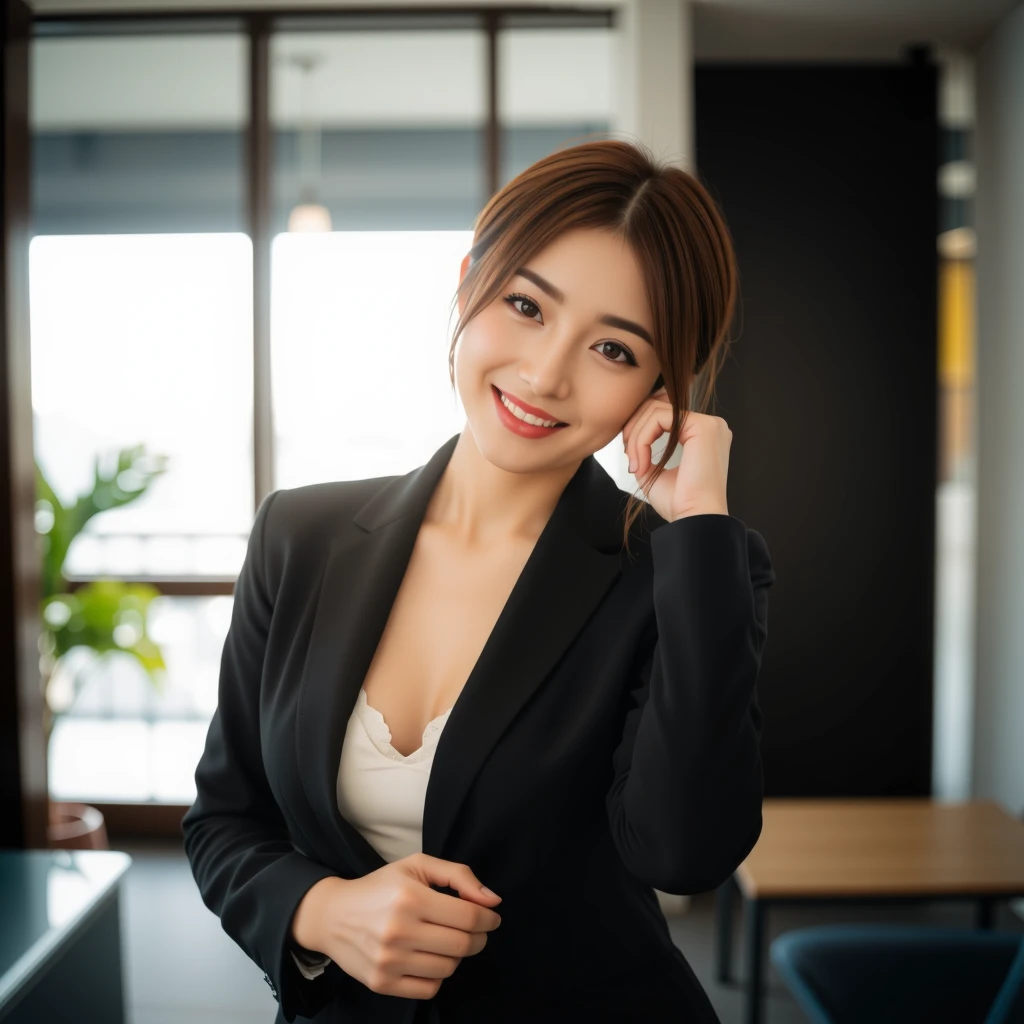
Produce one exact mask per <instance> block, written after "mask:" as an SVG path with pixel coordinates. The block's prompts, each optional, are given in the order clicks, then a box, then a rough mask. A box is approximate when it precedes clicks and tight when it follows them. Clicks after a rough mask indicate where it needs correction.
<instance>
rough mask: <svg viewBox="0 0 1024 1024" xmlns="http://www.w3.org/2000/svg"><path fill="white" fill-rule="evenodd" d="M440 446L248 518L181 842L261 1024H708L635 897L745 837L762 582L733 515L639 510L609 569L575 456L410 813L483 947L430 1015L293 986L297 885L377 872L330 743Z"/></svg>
mask: <svg viewBox="0 0 1024 1024" xmlns="http://www.w3.org/2000/svg"><path fill="white" fill-rule="evenodd" d="M458 438H459V435H458V434H456V435H454V436H453V437H452V438H450V439H449V440H448V441H446V442H445V444H444V445H442V446H441V448H439V449H438V450H437V452H436V453H435V454H434V455H433V456H432V457H431V459H430V460H429V461H428V462H427V463H426V464H425V465H424V466H421V467H419V468H418V469H415V470H413V471H412V472H410V473H406V474H405V475H402V476H391V477H378V478H373V479H367V480H351V481H339V482H331V483H320V484H312V485H307V486H303V487H294V488H283V489H279V490H276V491H274V492H273V493H271V494H270V495H269V496H268V497H267V498H266V499H265V500H264V501H263V502H262V503H261V505H260V507H259V509H258V511H257V513H256V517H255V520H254V524H253V528H252V531H251V534H250V537H249V543H248V549H247V552H246V556H245V560H244V563H243V565H242V569H241V572H240V574H239V576H238V580H237V583H236V584H235V599H234V610H233V612H232V617H231V624H230V628H229V631H228V635H227V638H226V641H225V644H224V650H223V655H222V659H221V665H220V683H219V705H218V708H217V710H216V713H215V714H214V717H213V720H212V722H211V724H210V729H209V733H208V735H207V738H206V747H205V750H204V752H203V755H202V758H201V759H200V761H199V765H198V767H197V769H196V773H195V781H196V789H197V794H198V795H197V797H196V801H195V803H194V804H193V805H192V806H191V807H190V808H189V810H188V812H187V813H186V814H185V817H184V819H183V820H182V826H181V827H182V833H183V836H184V846H185V851H186V853H187V856H188V858H189V861H190V863H191V866H192V872H193V875H194V877H195V879H196V882H197V885H198V887H199V890H200V893H201V895H202V898H203V902H204V903H205V904H206V906H207V907H209V908H210V909H211V910H212V911H213V912H214V913H215V914H217V915H218V917H219V918H220V920H221V923H222V926H223V928H224V930H225V931H226V932H227V933H228V935H230V936H231V938H232V939H234V940H235V942H236V943H237V944H238V945H239V946H240V947H241V948H242V949H243V950H244V951H245V952H246V953H247V954H248V955H249V957H251V958H252V960H254V961H255V962H256V963H257V964H258V965H259V966H260V967H261V968H262V970H263V971H264V972H265V975H264V977H265V979H266V980H267V982H268V984H269V985H270V987H271V991H272V993H273V994H274V997H275V998H276V999H277V1000H278V1002H279V1008H278V1014H277V1018H276V1024H281V1022H282V1021H293V1020H299V1021H303V1020H307V1019H312V1020H316V1021H322V1022H327V1021H331V1022H338V1024H341V1022H344V1024H370V1022H373V1024H377V1022H393V1024H411V1022H412V1021H413V1020H414V1019H415V1020H417V1021H434V1022H440V1024H456V1022H457V1024H469V1022H472V1024H494V1022H505V1021H507V1022H509V1024H512V1022H515V1024H523V1022H525V1021H530V1022H531V1024H537V1022H541V1024H543V1022H549V1021H550V1022H552V1024H553V1022H555V1021H559V1022H561V1021H563V1020H565V1019H577V1016H578V1015H580V1016H579V1019H584V1020H586V1019H589V1020H591V1021H594V1020H602V1021H603V1020H607V1021H615V1022H622V1021H627V1020H629V1021H666V1022H667V1021H672V1022H679V1024H698V1022H700V1024H703V1022H709V1021H713V1022H717V1020H718V1018H717V1016H716V1015H715V1012H714V1010H713V1008H712V1005H711V1002H710V1001H709V999H708V997H707V995H706V994H705V992H704V990H703V989H702V988H701V985H700V983H699V981H698V980H697V977H696V975H695V974H694V973H693V971H692V969H691V968H690V966H689V964H688V963H687V962H686V960H685V959H684V957H683V956H682V954H681V953H680V951H679V950H678V948H677V947H676V946H675V945H674V943H673V942H672V939H671V937H670V934H669V929H668V925H667V923H666V920H665V917H664V915H663V913H662V912H661V909H660V906H659V904H658V901H657V897H656V895H655V892H654V889H660V890H662V891H663V892H667V893H679V894H682V893H699V892H704V891H707V890H711V889H714V888H716V887H717V886H719V885H720V884H722V883H723V882H724V881H726V880H727V879H728V878H729V877H730V875H731V874H732V872H733V870H734V869H735V868H736V867H737V866H738V865H739V864H740V863H741V862H742V861H743V860H744V858H745V857H746V856H747V854H748V853H749V852H750V851H751V849H752V848H753V846H754V844H755V843H756V842H757V839H758V836H759V835H760V832H761V801H762V796H763V776H762V769H761V757H760V734H761V713H760V709H759V707H758V703H757V695H756V681H757V676H758V671H759V668H760V663H761V652H762V649H763V646H764V643H765V638H766V636H767V591H768V587H769V586H770V585H771V584H772V583H773V582H774V579H775V576H774V573H773V570H772V567H771V560H770V557H769V553H768V549H767V546H766V545H765V542H764V539H763V538H762V537H761V535H760V534H759V533H757V532H756V531H753V530H749V529H747V527H746V526H745V525H744V524H743V523H742V522H741V521H740V520H739V519H737V518H735V517H734V516H727V515H712V514H706V515H696V516H690V517H688V518H685V519H680V520H677V521H675V522H666V521H665V520H664V519H662V518H661V517H660V516H658V515H657V513H655V511H654V509H653V508H652V507H651V506H650V505H648V504H645V506H644V509H643V514H642V515H641V516H640V517H639V518H638V519H637V520H636V521H635V522H634V524H633V527H632V530H633V533H632V535H631V539H630V548H631V552H632V557H630V555H627V553H626V552H625V550H624V549H623V548H622V512H623V509H624V506H625V499H626V496H627V495H626V492H625V491H623V490H621V489H620V488H619V487H618V486H617V485H616V483H615V482H614V480H613V479H612V478H611V477H610V476H609V475H608V473H607V472H606V471H605V470H604V468H603V467H602V466H601V464H600V463H599V462H598V461H597V460H596V459H595V458H594V457H593V456H589V457H587V458H586V459H584V460H583V462H582V463H581V465H580V467H579V469H578V470H577V472H576V474H575V475H574V476H573V478H572V480H571V481H570V482H569V484H568V485H567V486H566V488H565V490H564V491H563V492H562V494H561V496H560V498H559V501H558V504H557V506H556V507H555V510H554V512H553V514H552V516H551V518H550V520H549V521H548V523H547V525H546V526H545V528H544V531H543V533H542V534H541V536H540V538H539V540H538V542H537V544H536V546H535V548H534V550H533V551H532V553H531V555H530V558H529V560H528V561H527V563H526V565H525V567H524V569H523V571H522V573H521V575H520V576H519V578H518V580H517V582H516V584H515V586H514V588H513V590H512V593H511V595H510V597H509V599H508V602H507V604H506V605H505V607H504V608H503V610H502V612H501V614H500V616H499V617H498V620H497V622H496V624H495V626H494V630H493V632H492V633H491V635H490V637H489V638H488V640H487V643H486V644H485V646H484V648H483V651H482V652H481V654H480V658H479V660H478V661H477V663H476V665H475V666H474V667H473V671H472V672H471V673H470V675H469V678H468V680H467V681H466V684H465V687H464V688H463V690H462V692H461V693H460V695H459V698H458V700H457V702H456V703H455V706H454V708H453V710H452V712H451V714H450V716H449V718H448V721H447V723H446V725H445V728H444V731H443V732H442V733H441V737H440V740H439V742H438V746H437V749H436V752H435V756H434V761H433V764H432V768H431V772H430V777H429V784H428V786H427V790H426V798H425V805H424V811H423V850H424V852H425V853H428V854H431V855H433V856H435V857H442V858H445V859H447V860H454V861H459V862H462V863H465V864H468V865H469V867H470V868H471V869H472V870H473V872H474V873H475V874H476V875H477V877H478V878H480V879H481V880H482V881H483V882H484V884H485V885H488V886H490V887H491V888H492V889H493V890H494V891H495V892H497V893H498V895H499V896H501V897H503V900H502V902H501V903H500V904H498V905H497V906H496V907H495V909H496V911H497V912H498V913H499V914H500V915H501V918H502V923H501V925H500V927H498V928H497V929H496V930H495V931H493V932H490V933H489V935H488V940H487V945H486V946H485V947H484V949H483V950H482V951H481V952H480V953H478V954H477V955H475V956H470V957H466V958H464V959H463V960H462V961H461V962H460V964H459V966H458V967H457V968H456V970H455V972H454V973H453V974H452V975H451V977H449V978H446V979H445V980H444V981H443V982H442V984H441V987H440V989H439V990H438V992H437V994H436V996H434V998H433V999H431V1000H428V1001H425V1000H416V999H404V998H400V997H397V996H387V995H381V994H379V993H376V992H373V991H372V990H370V989H369V988H368V987H366V986H365V985H363V984H362V983H361V982H360V981H358V980H356V979H355V978H353V977H352V976H351V975H348V974H346V973H345V972H344V971H342V970H341V968H340V967H338V965H337V964H335V963H333V962H332V963H331V964H329V965H328V966H327V968H326V970H325V971H324V973H323V974H321V975H320V976H319V977H317V978H315V979H313V980H307V979H306V978H304V977H303V975H302V974H301V973H300V971H299V970H298V968H297V967H296V965H295V962H294V961H293V959H292V957H291V949H293V948H295V947H294V946H293V945H292V943H291V940H290V938H289V932H290V927H291V920H292V917H293V915H294V913H295V910H296V908H297V907H298V905H299V903H300V901H301V900H302V897H303V896H304V895H305V893H306V892H307V891H308V890H309V888H310V887H311V886H312V885H313V884H314V883H316V882H317V881H319V880H320V879H322V878H325V877H327V876H329V875H336V876H340V877H342V878H357V877H360V876H362V875H364V874H366V873H368V872H370V871H374V870H376V869H377V868H380V867H383V866H384V864H385V863H386V862H385V861H384V860H383V859H382V858H381V856H380V855H379V854H378V853H377V852H376V850H375V849H374V848H373V847H372V846H371V845H370V844H369V843H368V842H367V841H366V840H365V839H364V838H363V836H362V835H361V833H360V832H359V831H358V830H357V829H356V828H355V827H354V826H353V825H352V824H351V823H349V822H348V821H347V820H346V819H345V818H343V817H342V815H341V813H340V812H339V810H338V805H337V801H336V783H337V776H338V767H339V761H340V757H341V746H342V741H343V738H344V734H345V727H346V723H347V721H348V718H349V716H350V715H351V713H352V711H353V708H354V707H355V702H356V698H357V696H358V693H359V689H360V687H361V686H362V683H363V680H364V678H365V675H366V672H367V669H368V668H369V665H370V661H371V659H372V657H373V655H374V653H375V651H376V648H377V644H378V642H379V640H380V637H381V635H382V633H383V631H384V627H385V625H386V622H387V618H388V614H389V612H390V610H391V607H392V603H393V601H394V598H395V595H396V593H397V591H398V587H399V584H400V583H401V581H402V578H403V576H404V574H405V570H406V567H407V565H408V562H409V559H410V557H411V554H412V549H413V544H414V542H415V540H416V535H417V533H418V530H419V527H420V524H421V522H422V520H423V516H424V513H425V511H426V507H427V503H428V501H429V500H430V498H431V496H432V494H433V492H434V489H435V486H436V485H437V482H438V480H439V478H440V476H441V473H442V471H443V470H444V468H445V466H446V465H447V463H448V460H449V458H450V456H451V453H452V451H453V449H454V448H455V444H456V442H457V441H458ZM452 628H453V629H457V628H458V623H457V622H453V623H452ZM440 891H444V892H447V893H448V894H449V895H452V896H454V897H456V898H457V893H455V890H449V889H442V890H440Z"/></svg>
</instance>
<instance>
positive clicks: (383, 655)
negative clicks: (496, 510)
mask: <svg viewBox="0 0 1024 1024" xmlns="http://www.w3.org/2000/svg"><path fill="white" fill-rule="evenodd" d="M531 550H532V545H529V544H522V545H507V546H504V547H502V548H500V549H498V550H496V551H495V550H492V551H488V552H487V553H481V552H467V551H464V550H459V549H456V548H454V547H453V546H452V545H450V544H448V543H446V542H444V541H441V540H438V539H437V538H435V537H433V536H431V535H430V534H429V532H428V531H422V532H421V534H420V535H419V537H418V538H417V540H416V544H415V547H414V549H413V554H412V557H411V559H410V561H409V565H408V568H407V569H406V573H405V576H404V577H403V579H402V583H401V585H400V586H399V590H398V593H397V595H396V597H395V600H394V603H393V605H392V608H391V612H390V614H389V616H388V620H387V624H386V625H385V627H384V632H383V634H382V635H381V638H380V642H379V643H378V645H377V649H376V651H375V653H374V656H373V659H372V660H371V663H370V667H369V669H368V670H367V673H366V678H365V679H364V681H363V689H364V690H365V692H366V699H367V703H369V704H370V706H371V707H373V708H376V709H377V711H379V712H380V714H381V715H382V716H383V718H384V721H385V722H386V723H387V726H388V729H389V730H390V732H391V745H392V746H393V747H394V748H395V749H396V750H397V751H398V752H399V753H400V754H402V755H403V756H408V755H409V754H411V753H413V751H415V750H417V749H419V747H420V746H421V745H422V742H423V732H424V730H425V728H426V727H427V725H428V724H429V723H430V722H431V721H433V719H435V718H437V717H438V716H440V715H442V714H444V712H446V711H447V710H448V709H449V708H451V707H452V706H453V705H454V704H455V702H456V700H458V697H459V694H460V693H461V692H462V688H463V687H464V686H465V684H466V680H467V679H468V678H469V675H470V673H471V672H472V670H473V666H474V665H475V664H476V662H477V660H478V659H479V657H480V652H481V651H482V650H483V648H484V645H485V643H486V642H487V639H488V637H489V636H490V635H491V633H492V631H493V630H494V626H495V623H496V622H497V620H498V617H499V616H500V614H501V611H502V609H503V608H504V607H505V604H506V602H507V601H508V597H509V595H510V594H511V593H512V590H513V588H514V587H515V584H516V581H517V580H518V578H519V576H520V574H521V572H522V570H523V567H524V566H525V564H526V562H527V560H528V559H529V556H530V552H531Z"/></svg>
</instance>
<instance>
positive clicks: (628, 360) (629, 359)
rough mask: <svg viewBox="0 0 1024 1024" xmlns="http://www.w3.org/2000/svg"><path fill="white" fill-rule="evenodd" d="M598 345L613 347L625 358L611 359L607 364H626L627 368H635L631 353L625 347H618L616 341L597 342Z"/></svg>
mask: <svg viewBox="0 0 1024 1024" xmlns="http://www.w3.org/2000/svg"><path fill="white" fill-rule="evenodd" d="M598 345H614V346H615V348H617V349H618V350H619V352H621V353H622V354H623V355H624V356H625V357H626V358H625V359H611V360H609V362H612V363H626V364H628V365H629V366H636V365H637V362H636V360H635V359H634V358H633V353H632V352H630V351H629V349H628V348H626V346H625V345H620V344H619V343H618V342H617V341H599V342H598Z"/></svg>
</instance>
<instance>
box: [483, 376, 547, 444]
mask: <svg viewBox="0 0 1024 1024" xmlns="http://www.w3.org/2000/svg"><path fill="white" fill-rule="evenodd" d="M491 394H492V395H493V396H494V404H495V406H496V408H497V413H498V419H499V420H501V422H502V423H503V424H504V425H505V426H506V427H508V429H509V430H511V431H512V433H513V434H518V435H519V436H520V437H530V438H538V437H550V436H551V435H552V434H554V433H555V432H556V431H559V430H561V429H562V426H565V424H563V425H562V426H558V427H542V426H539V425H538V424H536V423H527V422H526V420H521V419H519V417H518V416H515V415H513V414H512V411H511V410H510V409H508V408H506V406H505V403H504V402H502V400H501V391H499V390H498V388H496V387H495V386H494V385H493V384H492V385H491ZM509 401H512V400H511V399H509ZM552 418H553V417H552Z"/></svg>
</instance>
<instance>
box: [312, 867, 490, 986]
mask: <svg viewBox="0 0 1024 1024" xmlns="http://www.w3.org/2000/svg"><path fill="white" fill-rule="evenodd" d="M431 884H434V885H441V886H446V887H448V888H451V889H455V890H457V891H458V893H459V897H460V898H459V899H456V898H454V897H452V896H448V895H447V894H445V893H443V892H435V891H434V890H433V889H431V888H430V886H431ZM482 884H483V883H481V881H480V879H478V878H477V877H476V875H474V874H473V872H472V871H471V870H470V869H469V868H468V867H467V866H466V865H465V864H459V863H457V862H455V861H450V860H441V859H440V858H438V857H431V856H428V855H427V854H424V853H414V854H411V855H410V856H408V857H403V858H402V859H401V860H396V861H392V862H391V863H390V864H386V865H385V866H384V867H382V868H378V869H377V870H376V871H371V872H370V873H369V874H367V875H363V876H362V877H361V878H352V879H343V878H336V877H332V878H325V879H322V880H321V881H320V882H317V884H316V885H314V886H313V887H312V888H311V889H310V890H309V891H308V892H307V893H306V895H305V897H304V898H303V900H302V902H301V903H300V904H299V907H298V909H297V910H296V912H295V917H294V919H293V922H292V935H293V936H294V938H295V941H296V942H298V943H299V945H301V946H304V947H306V948H307V949H311V950H316V951H317V952H320V953H323V954H324V955H325V956H329V957H330V958H331V959H332V960H333V961H334V962H335V963H336V964H337V965H338V966H339V967H340V968H341V969H342V970H343V971H344V972H345V973H346V974H349V975H351V976H352V977H353V978H356V979H358V980H359V981H361V982H362V983H363V984H364V985H366V986H367V988H369V989H371V990H372V991H374V992H379V993H381V994H382V995H392V996H403V997H404V998H406V999H430V998H431V997H432V996H434V995H436V994H437V990H438V989H439V988H440V987H441V982H442V981H444V979H445V978H447V977H450V976H451V975H452V974H453V973H454V971H455V968H456V967H458V966H459V963H460V962H461V960H462V958H463V957H467V956H473V955H474V954H475V953H479V952H480V950H481V949H483V948H484V946H485V945H486V944H487V933H488V932H491V931H494V929H495V928H497V927H498V925H500V924H501V917H500V916H499V915H498V914H497V913H495V912H494V911H493V910H491V909H489V908H490V907H491V906H493V905H495V904H497V903H500V902H501V897H500V896H494V895H492V896H488V895H486V894H485V893H483V892H482V891H481V887H482Z"/></svg>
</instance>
